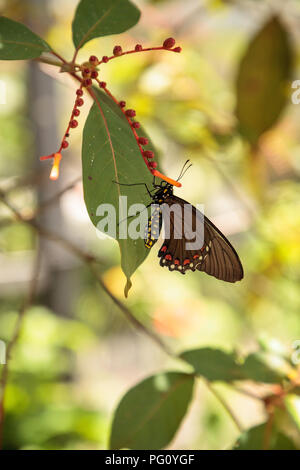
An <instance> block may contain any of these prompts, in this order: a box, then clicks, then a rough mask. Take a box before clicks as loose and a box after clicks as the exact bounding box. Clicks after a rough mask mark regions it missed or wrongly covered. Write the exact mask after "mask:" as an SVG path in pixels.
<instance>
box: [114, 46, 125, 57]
mask: <svg viewBox="0 0 300 470" xmlns="http://www.w3.org/2000/svg"><path fill="white" fill-rule="evenodd" d="M122 52H123V51H122V47H121V46H115V47H114V50H113V54H114V55H115V56H119V55H122Z"/></svg>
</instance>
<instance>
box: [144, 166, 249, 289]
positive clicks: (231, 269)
mask: <svg viewBox="0 0 300 470" xmlns="http://www.w3.org/2000/svg"><path fill="white" fill-rule="evenodd" d="M186 163H187V162H186ZM183 174H184V173H183V169H182V171H181V173H180V175H179V177H178V180H179V179H180V177H182V176H183ZM178 180H177V181H178ZM146 187H147V186H146ZM147 190H148V188H147ZM148 194H149V195H150V196H151V200H152V204H153V205H154V210H153V211H152V214H151V216H150V217H149V219H148V224H147V227H146V230H145V238H144V243H145V247H146V248H148V249H151V248H152V247H153V246H154V244H155V243H156V242H157V239H158V236H159V234H160V232H161V229H162V223H163V210H162V208H163V206H164V205H166V206H169V207H172V206H173V205H174V204H176V207H179V208H181V209H182V211H181V214H184V206H185V205H188V206H189V208H190V209H191V224H190V226H189V225H188V226H187V228H186V227H185V220H184V215H182V217H181V218H180V217H179V218H178V217H176V213H173V212H171V211H170V212H168V218H169V219H168V223H169V233H168V236H167V238H165V239H164V241H163V244H162V246H161V248H160V250H159V252H158V257H159V258H160V266H162V267H167V268H168V269H169V271H178V272H180V273H181V274H185V273H186V272H187V271H188V270H190V271H196V270H198V271H203V272H206V273H207V274H209V275H211V276H214V277H216V278H217V279H221V280H223V281H226V282H236V281H240V280H241V279H242V278H243V276H244V273H243V267H242V263H241V261H240V259H239V256H238V254H237V252H236V251H235V249H234V248H233V246H232V245H231V243H230V242H229V241H228V240H227V238H226V237H225V235H223V233H222V232H221V231H220V230H219V229H218V228H217V227H216V226H215V225H214V224H213V223H212V222H211V221H210V220H209V219H208V218H207V217H206V216H205V215H203V214H202V213H201V212H200V211H199V210H198V209H196V207H194V206H192V205H191V204H190V203H188V202H187V201H185V200H184V199H181V198H179V197H178V196H175V195H174V193H173V185H172V184H170V183H168V182H166V181H162V182H161V183H160V184H155V180H154V181H153V189H152V191H149V190H148ZM178 220H179V222H178ZM197 221H198V222H200V224H198V225H197V223H196V222H197ZM180 224H181V227H179V226H178V225H180ZM197 226H200V227H201V229H202V240H203V244H202V245H201V247H200V248H198V249H187V248H186V246H187V243H189V242H190V241H191V239H193V234H195V235H194V239H195V237H196V236H197V232H195V227H196V229H197ZM183 227H184V228H185V229H184V230H182V231H181V234H182V235H181V236H180V237H176V236H175V235H176V234H177V232H178V229H179V228H181V229H182V228H183ZM198 230H199V229H198Z"/></svg>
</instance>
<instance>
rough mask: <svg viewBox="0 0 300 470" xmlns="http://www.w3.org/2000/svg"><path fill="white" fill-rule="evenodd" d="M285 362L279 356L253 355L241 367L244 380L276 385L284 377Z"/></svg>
mask: <svg viewBox="0 0 300 470" xmlns="http://www.w3.org/2000/svg"><path fill="white" fill-rule="evenodd" d="M286 365H287V364H286V362H285V361H284V359H282V358H281V357H279V356H276V355H273V354H268V353H260V352H259V353H253V354H250V355H249V356H248V357H246V359H245V362H244V363H243V365H242V366H241V372H242V374H243V378H244V379H249V380H254V381H256V382H264V383H278V382H282V380H283V379H284V378H285V376H286V373H285V371H286V369H285V368H286Z"/></svg>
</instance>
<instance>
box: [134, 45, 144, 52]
mask: <svg viewBox="0 0 300 470" xmlns="http://www.w3.org/2000/svg"><path fill="white" fill-rule="evenodd" d="M142 49H143V46H141V44H137V45H136V46H135V48H134V50H135V51H137V52H139V51H141V50H142Z"/></svg>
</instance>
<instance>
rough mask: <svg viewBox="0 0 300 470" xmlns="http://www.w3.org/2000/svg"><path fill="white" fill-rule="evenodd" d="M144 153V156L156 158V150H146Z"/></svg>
mask: <svg viewBox="0 0 300 470" xmlns="http://www.w3.org/2000/svg"><path fill="white" fill-rule="evenodd" d="M143 155H144V157H146V158H154V152H152V151H151V150H145V151H144V152H143Z"/></svg>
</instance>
